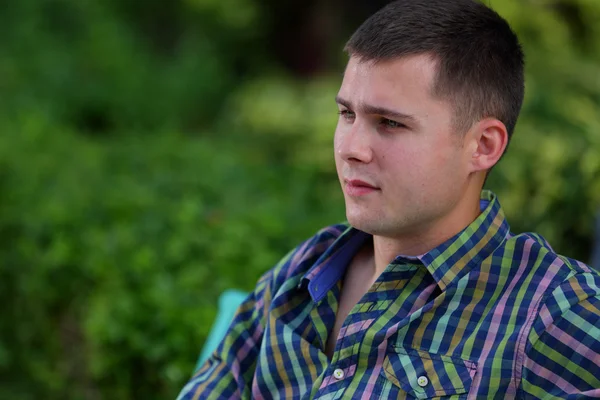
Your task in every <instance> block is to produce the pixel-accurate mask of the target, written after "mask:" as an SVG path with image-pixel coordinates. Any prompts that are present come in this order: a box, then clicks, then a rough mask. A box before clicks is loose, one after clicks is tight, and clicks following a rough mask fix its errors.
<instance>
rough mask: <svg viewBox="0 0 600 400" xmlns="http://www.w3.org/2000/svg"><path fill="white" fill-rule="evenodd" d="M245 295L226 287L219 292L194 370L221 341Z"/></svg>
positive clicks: (246, 294)
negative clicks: (211, 322)
mask: <svg viewBox="0 0 600 400" xmlns="http://www.w3.org/2000/svg"><path fill="white" fill-rule="evenodd" d="M247 296H248V293H246V292H242V291H241V290H235V289H228V290H226V291H224V292H223V293H221V296H219V303H218V310H217V317H216V319H215V322H214V324H213V326H212V328H211V330H210V332H209V333H208V337H207V338H206V342H205V343H204V346H203V347H202V351H201V352H200V356H199V357H198V361H197V362H196V368H195V369H194V371H198V369H199V368H200V367H201V366H202V364H204V362H205V361H206V360H208V358H209V357H210V355H211V354H212V352H213V351H215V349H216V348H217V346H218V345H219V343H221V340H223V337H224V336H225V333H227V329H228V328H229V324H230V323H231V321H232V320H233V317H234V315H235V312H236V310H237V309H238V307H239V306H240V304H242V302H243V301H244V300H245V299H246V297H247Z"/></svg>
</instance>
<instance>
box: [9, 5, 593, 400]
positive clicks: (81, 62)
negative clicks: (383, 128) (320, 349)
mask: <svg viewBox="0 0 600 400" xmlns="http://www.w3.org/2000/svg"><path fill="white" fill-rule="evenodd" d="M489 3H491V5H492V6H493V7H494V8H495V9H496V10H498V11H499V13H500V14H501V15H503V16H505V17H506V18H507V19H508V20H509V21H510V22H511V23H512V25H513V26H514V28H515V29H516V30H517V31H518V33H519V34H520V37H521V40H522V42H523V44H524V47H525V52H526V55H527V94H526V100H525V104H524V110H523V115H522V118H521V120H520V122H519V124H518V126H517V130H516V133H515V137H514V140H513V142H512V143H511V145H510V149H509V152H508V153H507V155H506V157H505V158H504V159H503V160H502V162H501V164H500V165H499V166H498V167H497V168H496V169H495V170H494V171H493V173H492V174H491V176H490V179H489V182H488V187H490V188H491V189H493V190H494V191H496V192H497V193H498V194H499V196H500V200H501V202H502V204H503V206H504V208H505V210H506V212H507V214H508V217H509V221H510V222H511V223H512V227H513V230H515V231H517V232H519V231H524V230H531V231H538V232H540V233H541V234H543V235H544V236H546V237H547V238H548V239H549V241H550V243H551V244H552V245H553V246H554V247H555V249H556V250H557V251H559V252H561V253H564V254H566V255H569V256H573V257H577V258H580V259H582V260H584V261H587V260H588V257H589V253H590V250H591V249H590V245H591V240H592V228H593V216H594V213H595V212H596V210H597V207H598V205H599V204H600V113H599V112H598V109H599V108H600V67H599V66H598V65H600V62H599V61H600V25H598V24H597V23H596V21H598V20H600V2H597V1H596V0H573V1H567V0H564V1H558V0H556V1H550V0H548V1H543V0H537V1H534V0H519V1H517V0H506V1H502V0H495V1H490V2H489ZM268 4H269V2H268V1H267V2H261V3H257V2H253V1H250V0H227V1H216V0H210V1H209V0H180V1H172V2H165V1H160V0H149V1H147V2H144V3H140V2H138V1H135V0H123V1H118V0H107V1H102V2H100V1H76V0H39V1H34V0H29V1H25V0H24V1H20V2H7V3H6V4H4V5H3V6H4V7H3V12H2V13H0V93H1V94H2V95H1V96H0V110H2V111H1V112H0V128H1V129H2V134H1V135H0V190H1V193H2V196H1V197H0V235H1V239H2V240H1V241H0V257H1V260H2V264H1V267H0V287H1V289H0V301H1V302H2V304H3V305H4V306H3V312H2V318H1V320H0V398H19V399H32V398H36V397H43V398H47V399H63V398H73V399H80V398H86V399H101V398H102V399H103V398H107V399H131V398H145V399H152V398H173V397H174V396H175V395H176V393H177V392H178V390H179V389H180V388H181V387H182V386H183V384H184V382H185V381H186V379H187V378H188V377H189V374H190V373H191V371H192V368H193V365H194V362H195V358H196V357H197V355H198V352H199V349H200V347H201V345H202V343H203V341H204V339H205V338H206V335H207V333H208V331H209V329H210V326H211V323H212V320H213V318H214V316H215V312H216V309H215V307H216V298H217V296H218V294H219V293H220V292H221V291H223V290H224V289H226V288H231V287H236V288H241V289H245V290H250V289H251V288H252V287H253V285H254V282H255V281H256V279H257V278H258V276H259V275H260V274H261V273H262V272H264V271H265V270H266V269H268V268H269V267H271V266H272V265H273V264H274V263H275V262H276V261H277V259H278V258H279V257H281V256H282V255H283V254H285V253H286V252H287V251H288V250H289V249H290V248H292V247H293V246H295V245H296V244H297V243H298V242H299V241H300V240H302V239H304V238H306V237H308V236H310V235H311V234H313V233H314V232H315V231H316V230H317V229H319V228H320V227H322V226H324V225H327V224H330V223H334V222H338V221H340V220H342V219H343V218H344V211H343V202H342V197H341V194H340V193H339V190H338V186H337V181H336V176H335V170H334V166H333V161H332V157H331V140H332V133H333V129H334V127H335V123H336V115H335V111H336V108H335V105H334V102H333V97H334V95H335V93H336V90H337V87H338V85H339V83H340V71H341V70H342V68H343V57H342V56H341V54H340V56H339V57H338V56H337V54H334V56H332V57H329V58H327V59H325V60H324V61H323V62H322V65H320V67H319V68H318V71H317V72H318V73H311V74H310V78H307V76H306V68H307V67H306V65H305V64H303V65H301V66H299V67H298V68H296V69H294V64H293V62H292V63H290V61H289V60H290V59H289V58H288V59H286V58H285V57H284V56H283V55H282V54H281V51H280V49H279V48H278V47H277V46H270V45H269V43H270V38H271V37H272V36H273V35H274V34H276V33H277V29H280V28H279V27H280V26H281V24H279V25H278V24H276V23H275V22H274V21H276V20H277V18H278V16H277V15H275V14H274V12H273V10H272V8H270V7H268ZM273 4H274V2H273ZM308 4H312V5H313V6H314V7H317V6H316V5H314V4H313V3H308ZM319 4H327V5H329V6H330V8H332V9H336V8H335V6H336V4H338V2H336V1H329V2H324V3H319ZM280 7H283V6H280ZM307 7H308V8H310V7H311V6H307ZM319 7H321V6H319ZM278 10H279V9H278ZM284 11H285V9H284ZM287 12H288V13H295V12H297V9H296V8H293V3H291V5H290V6H289V8H287ZM340 12H342V11H340ZM346 12H347V11H346ZM307 15H312V14H310V13H307ZM362 17H365V16H364V15H363V16H362ZM354 19H356V16H354ZM344 21H345V20H343V19H342V21H341V22H340V21H338V28H339V31H340V32H344V33H345V32H348V31H351V30H352V29H354V28H355V26H353V25H352V24H353V22H349V21H351V19H348V21H345V23H344ZM282 35H283V37H285V35H284V34H283V33H282ZM341 36H342V35H341V34H340V35H337V36H336V35H330V36H328V37H329V38H330V40H329V42H327V43H324V44H322V43H321V44H318V43H314V46H318V45H321V46H324V47H325V48H326V49H331V48H333V49H336V51H338V50H337V49H341V47H342V42H341V40H342V38H341ZM293 46H294V44H293V43H290V45H289V47H291V48H294V47H293ZM278 49H279V50H278ZM298 51H301V50H300V49H299V50H298ZM332 60H333V61H332ZM311 68H313V69H314V67H311Z"/></svg>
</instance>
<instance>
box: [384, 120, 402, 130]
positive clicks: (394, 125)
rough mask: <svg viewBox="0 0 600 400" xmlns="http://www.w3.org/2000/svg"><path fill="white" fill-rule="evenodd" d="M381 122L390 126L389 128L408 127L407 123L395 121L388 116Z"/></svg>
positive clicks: (385, 125)
mask: <svg viewBox="0 0 600 400" xmlns="http://www.w3.org/2000/svg"><path fill="white" fill-rule="evenodd" d="M381 124H382V125H383V126H384V127H386V128H389V129H398V128H406V125H404V124H401V123H400V122H397V121H393V120H391V119H387V118H382V119H381Z"/></svg>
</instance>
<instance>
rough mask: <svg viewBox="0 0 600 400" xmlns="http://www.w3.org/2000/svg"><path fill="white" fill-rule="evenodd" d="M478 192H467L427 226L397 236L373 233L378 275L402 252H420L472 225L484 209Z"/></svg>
mask: <svg viewBox="0 0 600 400" xmlns="http://www.w3.org/2000/svg"><path fill="white" fill-rule="evenodd" d="M479 199H480V198H479V192H478V193H477V196H473V195H471V196H466V197H465V198H463V200H462V201H461V202H460V203H459V204H458V205H457V206H456V207H455V208H454V209H453V210H452V212H450V213H449V214H447V215H445V216H444V217H442V218H439V219H438V220H436V221H433V222H431V223H430V224H428V226H424V227H420V228H419V229H413V230H411V231H410V232H406V233H403V234H402V235H398V236H395V237H386V236H377V235H374V236H373V250H374V254H373V256H374V261H375V263H374V268H375V271H374V272H375V275H376V276H379V275H380V274H381V273H382V272H383V271H384V270H385V268H386V267H387V266H388V265H389V264H390V263H391V262H392V261H393V260H394V259H395V258H396V257H397V256H399V255H403V256H420V255H422V254H425V253H427V252H429V251H430V250H432V249H434V248H436V247H437V246H439V245H441V244H442V243H444V242H445V241H447V240H448V239H450V238H451V237H453V236H454V235H456V234H457V233H459V232H460V231H462V230H463V229H464V228H466V227H467V226H469V225H470V224H471V223H472V222H473V221H474V220H475V219H476V218H477V216H479V214H480V213H481V210H480V207H479Z"/></svg>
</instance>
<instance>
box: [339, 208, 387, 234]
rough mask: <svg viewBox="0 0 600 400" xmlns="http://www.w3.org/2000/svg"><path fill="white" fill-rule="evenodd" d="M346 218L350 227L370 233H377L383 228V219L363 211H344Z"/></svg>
mask: <svg viewBox="0 0 600 400" xmlns="http://www.w3.org/2000/svg"><path fill="white" fill-rule="evenodd" d="M346 219H347V220H348V223H350V225H352V227H354V228H356V229H358V230H360V231H363V232H366V233H369V234H371V235H377V234H379V233H380V232H381V231H382V230H383V228H384V221H383V220H382V219H381V218H377V217H375V216H373V215H365V214H363V213H346Z"/></svg>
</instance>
